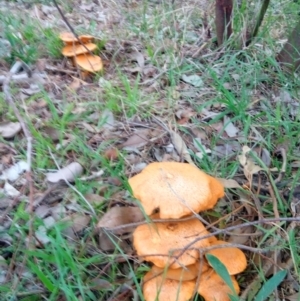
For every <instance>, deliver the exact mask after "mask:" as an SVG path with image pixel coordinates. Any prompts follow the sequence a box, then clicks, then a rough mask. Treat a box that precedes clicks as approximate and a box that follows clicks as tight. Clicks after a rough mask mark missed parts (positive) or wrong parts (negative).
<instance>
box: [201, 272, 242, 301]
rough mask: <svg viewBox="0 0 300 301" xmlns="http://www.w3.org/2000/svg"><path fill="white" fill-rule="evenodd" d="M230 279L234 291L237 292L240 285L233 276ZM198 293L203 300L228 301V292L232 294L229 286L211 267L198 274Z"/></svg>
mask: <svg viewBox="0 0 300 301" xmlns="http://www.w3.org/2000/svg"><path fill="white" fill-rule="evenodd" d="M231 280H232V283H233V287H234V289H235V293H236V294H239V292H240V287H239V285H238V283H237V281H236V279H235V278H234V276H231ZM198 293H199V294H200V295H201V296H202V297H203V298H204V299H205V301H230V297H229V294H233V292H232V290H231V289H230V287H229V286H228V285H227V284H226V283H225V281H224V280H223V279H222V278H221V277H220V276H219V275H218V274H217V273H216V272H215V271H214V270H213V269H209V270H208V271H207V272H205V273H203V274H202V275H201V276H200V280H199V287H198Z"/></svg>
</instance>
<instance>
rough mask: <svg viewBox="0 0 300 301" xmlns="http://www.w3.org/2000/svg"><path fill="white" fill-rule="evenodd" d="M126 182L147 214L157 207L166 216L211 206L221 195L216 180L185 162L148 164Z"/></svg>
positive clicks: (179, 216)
mask: <svg viewBox="0 0 300 301" xmlns="http://www.w3.org/2000/svg"><path fill="white" fill-rule="evenodd" d="M129 185H130V186H131V189H132V191H133V195H134V197H135V198H137V199H138V200H140V202H141V204H142V206H143V208H144V210H145V213H146V214H147V215H150V214H151V213H153V211H154V210H156V209H158V208H159V212H160V218H166V219H167V218H181V217H183V216H187V215H191V214H193V212H200V211H204V210H207V209H211V208H213V207H214V205H215V204H216V202H217V200H218V199H219V198H220V197H222V196H224V188H223V186H222V184H221V183H220V182H219V181H218V180H216V179H215V178H213V177H211V176H209V175H207V174H206V173H204V172H203V171H201V170H199V169H198V168H197V167H195V166H192V165H190V164H188V163H178V162H155V163H151V164H149V165H148V166H147V167H146V168H144V169H143V171H142V172H141V173H140V174H138V175H136V176H134V177H132V178H130V179H129Z"/></svg>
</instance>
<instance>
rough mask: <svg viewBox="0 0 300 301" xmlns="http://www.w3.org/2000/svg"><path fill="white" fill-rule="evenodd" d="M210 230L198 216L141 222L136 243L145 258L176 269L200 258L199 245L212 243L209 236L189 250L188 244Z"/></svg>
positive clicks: (136, 247)
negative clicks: (172, 220) (186, 248)
mask: <svg viewBox="0 0 300 301" xmlns="http://www.w3.org/2000/svg"><path fill="white" fill-rule="evenodd" d="M208 233H209V232H208V231H207V230H206V229H205V227H204V226H203V224H202V223H201V222H200V221H199V220H198V219H196V218H194V219H190V220H187V221H174V222H161V223H151V224H145V225H140V226H138V227H137V228H136V229H135V231H134V232H133V245H134V247H135V249H136V252H137V254H138V255H139V256H143V257H142V259H144V260H146V261H151V262H153V263H154V264H155V265H156V266H158V267H160V268H163V267H165V266H167V265H168V264H170V265H169V267H170V268H172V269H176V268H180V267H182V266H187V265H190V264H194V263H195V262H196V261H197V260H198V259H199V251H198V250H197V248H203V247H207V246H209V239H208V238H204V239H201V240H199V241H197V242H195V243H194V244H193V245H192V247H191V249H189V250H184V248H185V247H186V246H187V245H188V244H189V243H190V242H193V241H194V240H195V239H196V238H197V237H201V236H204V235H207V234H208ZM175 249H176V250H175ZM183 250H184V252H183ZM181 253H182V254H181ZM179 254H181V255H180V256H179ZM176 256H179V258H177V257H176Z"/></svg>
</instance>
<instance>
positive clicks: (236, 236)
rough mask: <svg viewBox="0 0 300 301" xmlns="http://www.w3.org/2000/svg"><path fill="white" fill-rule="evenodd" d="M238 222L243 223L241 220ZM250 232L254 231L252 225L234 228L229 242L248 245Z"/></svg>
mask: <svg viewBox="0 0 300 301" xmlns="http://www.w3.org/2000/svg"><path fill="white" fill-rule="evenodd" d="M238 224H241V222H238ZM250 233H254V231H253V227H252V226H247V227H239V228H235V229H234V230H232V231H230V237H229V239H228V242H229V243H232V244H241V245H246V243H247V242H248V241H249V239H250V238H249V235H247V234H250Z"/></svg>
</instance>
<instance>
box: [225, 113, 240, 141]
mask: <svg viewBox="0 0 300 301" xmlns="http://www.w3.org/2000/svg"><path fill="white" fill-rule="evenodd" d="M224 126H225V128H224V131H225V132H226V134H227V135H228V136H229V137H230V138H233V137H236V135H237V133H238V132H239V130H238V129H237V128H236V127H235V126H234V125H233V123H232V122H231V121H230V118H228V117H227V116H224Z"/></svg>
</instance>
